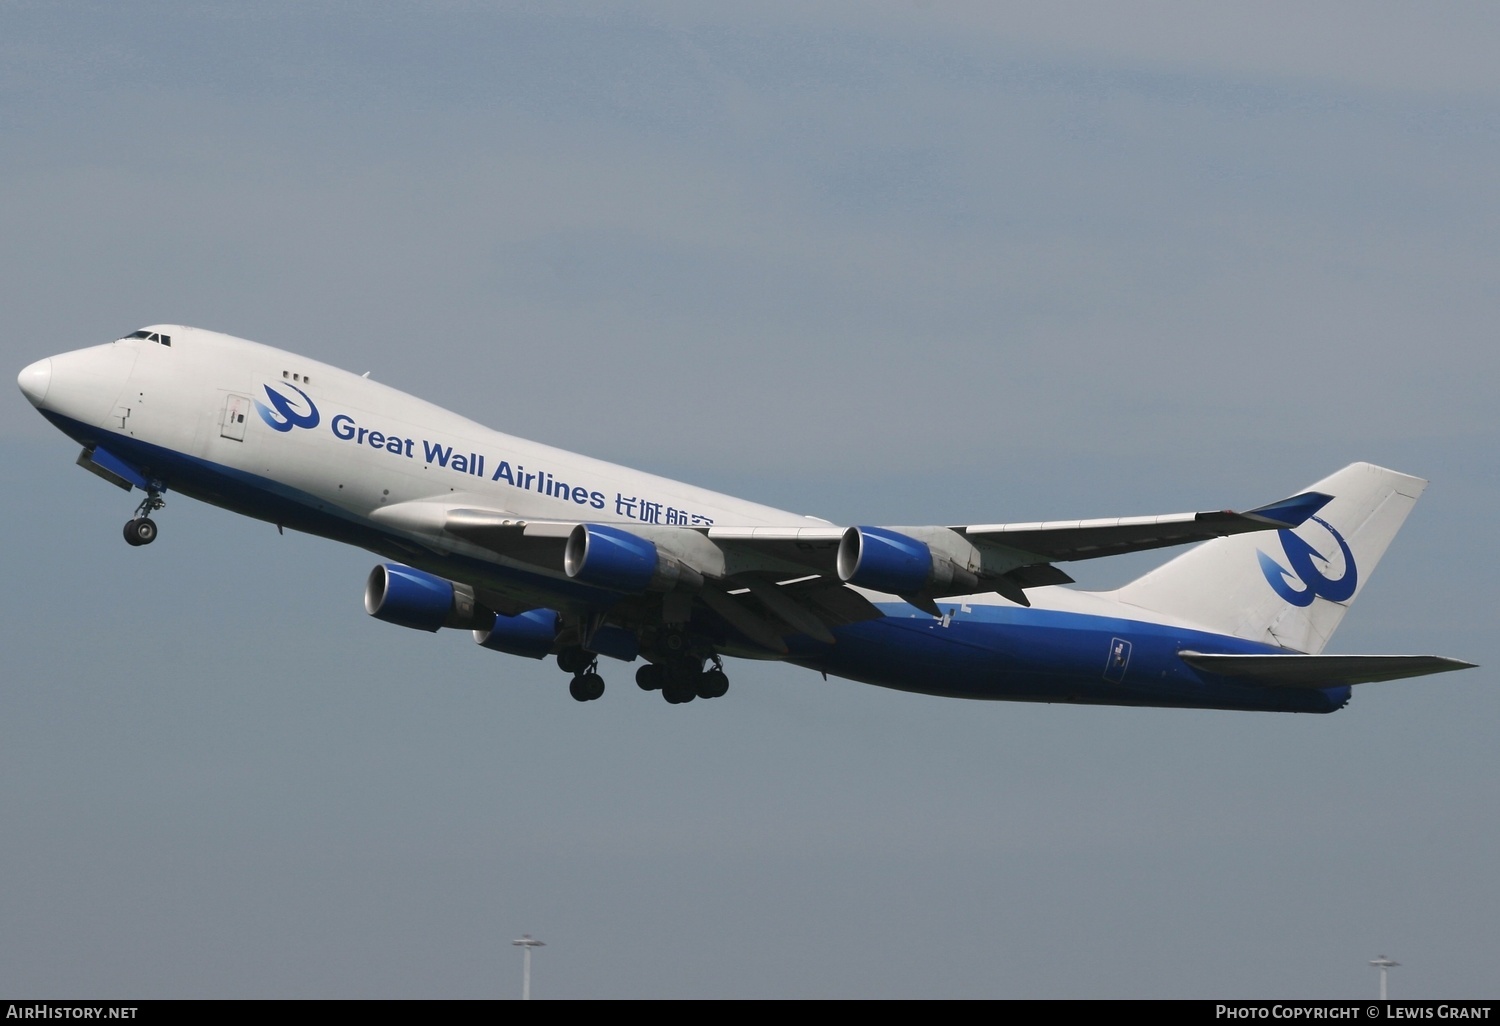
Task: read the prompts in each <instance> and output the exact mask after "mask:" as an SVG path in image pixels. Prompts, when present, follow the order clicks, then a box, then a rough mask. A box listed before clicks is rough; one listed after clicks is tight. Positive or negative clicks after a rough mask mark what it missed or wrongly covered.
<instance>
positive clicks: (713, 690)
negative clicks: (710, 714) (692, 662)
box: [698, 670, 729, 698]
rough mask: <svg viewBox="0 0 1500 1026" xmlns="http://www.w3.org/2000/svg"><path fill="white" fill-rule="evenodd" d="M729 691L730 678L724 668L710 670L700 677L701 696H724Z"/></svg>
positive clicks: (699, 695) (699, 688)
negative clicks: (725, 673)
mask: <svg viewBox="0 0 1500 1026" xmlns="http://www.w3.org/2000/svg"><path fill="white" fill-rule="evenodd" d="M728 693H729V678H728V677H726V676H725V675H724V672H723V671H722V670H708V671H706V672H705V673H703V674H702V675H701V676H699V678H698V697H699V698H723V697H724V696H725V695H726V694H728Z"/></svg>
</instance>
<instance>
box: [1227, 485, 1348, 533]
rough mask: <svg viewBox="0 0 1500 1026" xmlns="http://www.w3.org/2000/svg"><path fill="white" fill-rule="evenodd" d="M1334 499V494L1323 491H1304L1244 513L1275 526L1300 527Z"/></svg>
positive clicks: (1253, 518)
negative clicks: (1326, 493)
mask: <svg viewBox="0 0 1500 1026" xmlns="http://www.w3.org/2000/svg"><path fill="white" fill-rule="evenodd" d="M1332 501H1333V496H1332V495H1325V494H1323V493H1322V492H1303V493H1302V494H1300V495H1293V496H1292V497H1291V498H1290V499H1282V500H1281V501H1280V502H1273V503H1270V504H1269V505H1266V506H1257V507H1255V508H1254V509H1251V510H1246V511H1245V512H1244V514H1242V515H1243V516H1247V517H1249V518H1250V519H1252V520H1259V521H1262V522H1264V523H1267V524H1270V525H1272V526H1273V527H1282V528H1286V527H1298V526H1300V525H1301V524H1302V522H1303V521H1305V520H1306V519H1307V518H1308V517H1310V516H1312V515H1313V514H1314V513H1316V512H1318V511H1319V510H1320V509H1322V508H1323V507H1324V506H1326V505H1328V504H1329V503H1330V502H1332Z"/></svg>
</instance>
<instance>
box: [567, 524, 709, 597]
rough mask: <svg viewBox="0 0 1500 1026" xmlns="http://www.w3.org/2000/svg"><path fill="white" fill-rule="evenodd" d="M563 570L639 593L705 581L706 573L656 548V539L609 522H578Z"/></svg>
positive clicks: (699, 584)
mask: <svg viewBox="0 0 1500 1026" xmlns="http://www.w3.org/2000/svg"><path fill="white" fill-rule="evenodd" d="M563 570H564V571H565V572H566V573H567V575H568V576H569V577H571V578H573V579H574V580H576V581H582V582H583V583H584V584H593V585H597V586H599V587H601V588H611V589H613V590H615V591H623V592H629V593H632V594H637V595H638V594H640V593H641V592H645V591H669V590H671V589H672V588H673V587H674V586H676V585H678V584H683V585H686V586H688V587H690V588H698V587H702V585H703V576H702V575H701V574H699V573H698V572H697V571H695V570H693V569H692V568H691V567H687V566H684V565H683V564H682V563H680V562H678V561H677V560H675V559H672V558H670V557H664V556H662V554H661V553H660V552H659V551H658V550H657V548H656V543H655V542H651V541H647V540H646V539H645V538H642V537H640V536H639V535H636V534H632V533H631V532H629V531H625V530H621V529H620V528H618V527H610V526H608V525H607V524H579V525H578V526H577V527H575V528H573V533H572V534H570V535H568V544H567V546H566V547H565V548H564V549H563Z"/></svg>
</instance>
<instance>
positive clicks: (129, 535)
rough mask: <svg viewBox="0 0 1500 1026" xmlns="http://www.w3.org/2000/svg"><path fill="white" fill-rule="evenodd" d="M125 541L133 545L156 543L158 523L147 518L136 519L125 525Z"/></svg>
mask: <svg viewBox="0 0 1500 1026" xmlns="http://www.w3.org/2000/svg"><path fill="white" fill-rule="evenodd" d="M125 540H126V541H127V542H129V543H130V544H131V545H150V544H151V543H152V542H154V541H156V522H155V521H153V520H151V519H149V518H147V517H136V518H135V519H134V520H132V521H130V522H129V523H128V524H126V525H125Z"/></svg>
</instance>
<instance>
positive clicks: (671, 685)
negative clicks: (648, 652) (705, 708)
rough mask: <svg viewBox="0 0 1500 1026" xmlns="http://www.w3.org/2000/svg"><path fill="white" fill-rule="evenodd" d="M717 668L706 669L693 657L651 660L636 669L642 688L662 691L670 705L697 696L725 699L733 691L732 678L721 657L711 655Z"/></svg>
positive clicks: (687, 700)
mask: <svg viewBox="0 0 1500 1026" xmlns="http://www.w3.org/2000/svg"><path fill="white" fill-rule="evenodd" d="M710 658H711V659H712V660H713V669H711V670H704V669H702V663H701V662H697V661H695V660H693V659H674V660H671V661H669V662H663V663H647V664H646V665H645V666H642V667H641V668H640V669H639V670H636V671H635V683H636V685H637V686H638V687H639V688H640V689H641V690H642V691H660V692H661V697H662V698H665V699H666V700H667V702H668V704H670V705H682V704H683V703H684V702H691V701H692V700H693V699H695V698H723V697H724V695H725V694H727V693H728V691H729V678H728V677H727V676H726V675H725V673H724V664H723V663H721V662H720V661H719V657H718V656H712V657H710Z"/></svg>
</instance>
